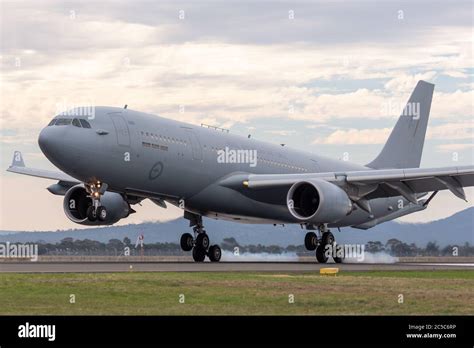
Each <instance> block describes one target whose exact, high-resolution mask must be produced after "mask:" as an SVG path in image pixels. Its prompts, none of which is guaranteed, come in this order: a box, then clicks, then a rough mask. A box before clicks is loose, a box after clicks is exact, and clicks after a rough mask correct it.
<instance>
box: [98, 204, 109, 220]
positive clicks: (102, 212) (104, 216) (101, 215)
mask: <svg viewBox="0 0 474 348" xmlns="http://www.w3.org/2000/svg"><path fill="white" fill-rule="evenodd" d="M96 215H97V218H98V219H99V220H100V221H105V220H106V219H107V209H105V207H102V206H101V207H98V208H97V213H96Z"/></svg>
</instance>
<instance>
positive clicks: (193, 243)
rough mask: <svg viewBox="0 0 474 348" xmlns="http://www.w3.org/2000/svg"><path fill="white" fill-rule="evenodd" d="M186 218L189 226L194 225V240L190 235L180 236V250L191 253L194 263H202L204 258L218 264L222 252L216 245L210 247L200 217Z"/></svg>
mask: <svg viewBox="0 0 474 348" xmlns="http://www.w3.org/2000/svg"><path fill="white" fill-rule="evenodd" d="M185 218H188V219H189V220H190V222H191V226H193V225H194V228H193V231H194V238H193V236H192V235H191V234H190V233H184V234H183V235H182V236H181V241H180V244H181V249H183V251H191V250H192V251H193V259H194V261H196V262H203V261H204V259H205V258H206V256H207V257H208V258H209V260H210V261H211V262H219V261H220V259H221V256H222V250H221V248H220V247H219V246H218V245H210V241H209V236H208V235H207V233H206V231H205V230H204V226H203V224H202V216H198V215H194V214H193V215H192V216H191V217H189V216H188V217H187V216H186V214H185Z"/></svg>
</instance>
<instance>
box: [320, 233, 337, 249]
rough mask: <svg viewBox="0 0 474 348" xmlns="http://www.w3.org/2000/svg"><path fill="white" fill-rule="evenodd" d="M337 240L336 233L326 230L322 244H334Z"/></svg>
mask: <svg viewBox="0 0 474 348" xmlns="http://www.w3.org/2000/svg"><path fill="white" fill-rule="evenodd" d="M334 241H335V238H334V235H333V234H332V233H331V232H324V233H323V238H322V240H321V244H322V245H324V246H326V245H327V244H330V245H333V244H334Z"/></svg>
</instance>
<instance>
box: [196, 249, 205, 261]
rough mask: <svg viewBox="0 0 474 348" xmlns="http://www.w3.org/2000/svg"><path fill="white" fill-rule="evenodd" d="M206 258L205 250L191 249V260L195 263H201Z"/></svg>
mask: <svg viewBox="0 0 474 348" xmlns="http://www.w3.org/2000/svg"><path fill="white" fill-rule="evenodd" d="M205 258H206V250H204V249H201V248H199V247H194V248H193V259H194V261H196V262H203V261H204V259H205Z"/></svg>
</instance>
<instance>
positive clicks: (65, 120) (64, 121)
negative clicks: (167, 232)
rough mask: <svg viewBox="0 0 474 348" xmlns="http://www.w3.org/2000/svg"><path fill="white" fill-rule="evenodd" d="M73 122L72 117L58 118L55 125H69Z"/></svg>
mask: <svg viewBox="0 0 474 348" xmlns="http://www.w3.org/2000/svg"><path fill="white" fill-rule="evenodd" d="M71 122H72V119H70V118H58V119H57V120H56V123H55V125H56V126H67V125H68V124H71Z"/></svg>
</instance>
